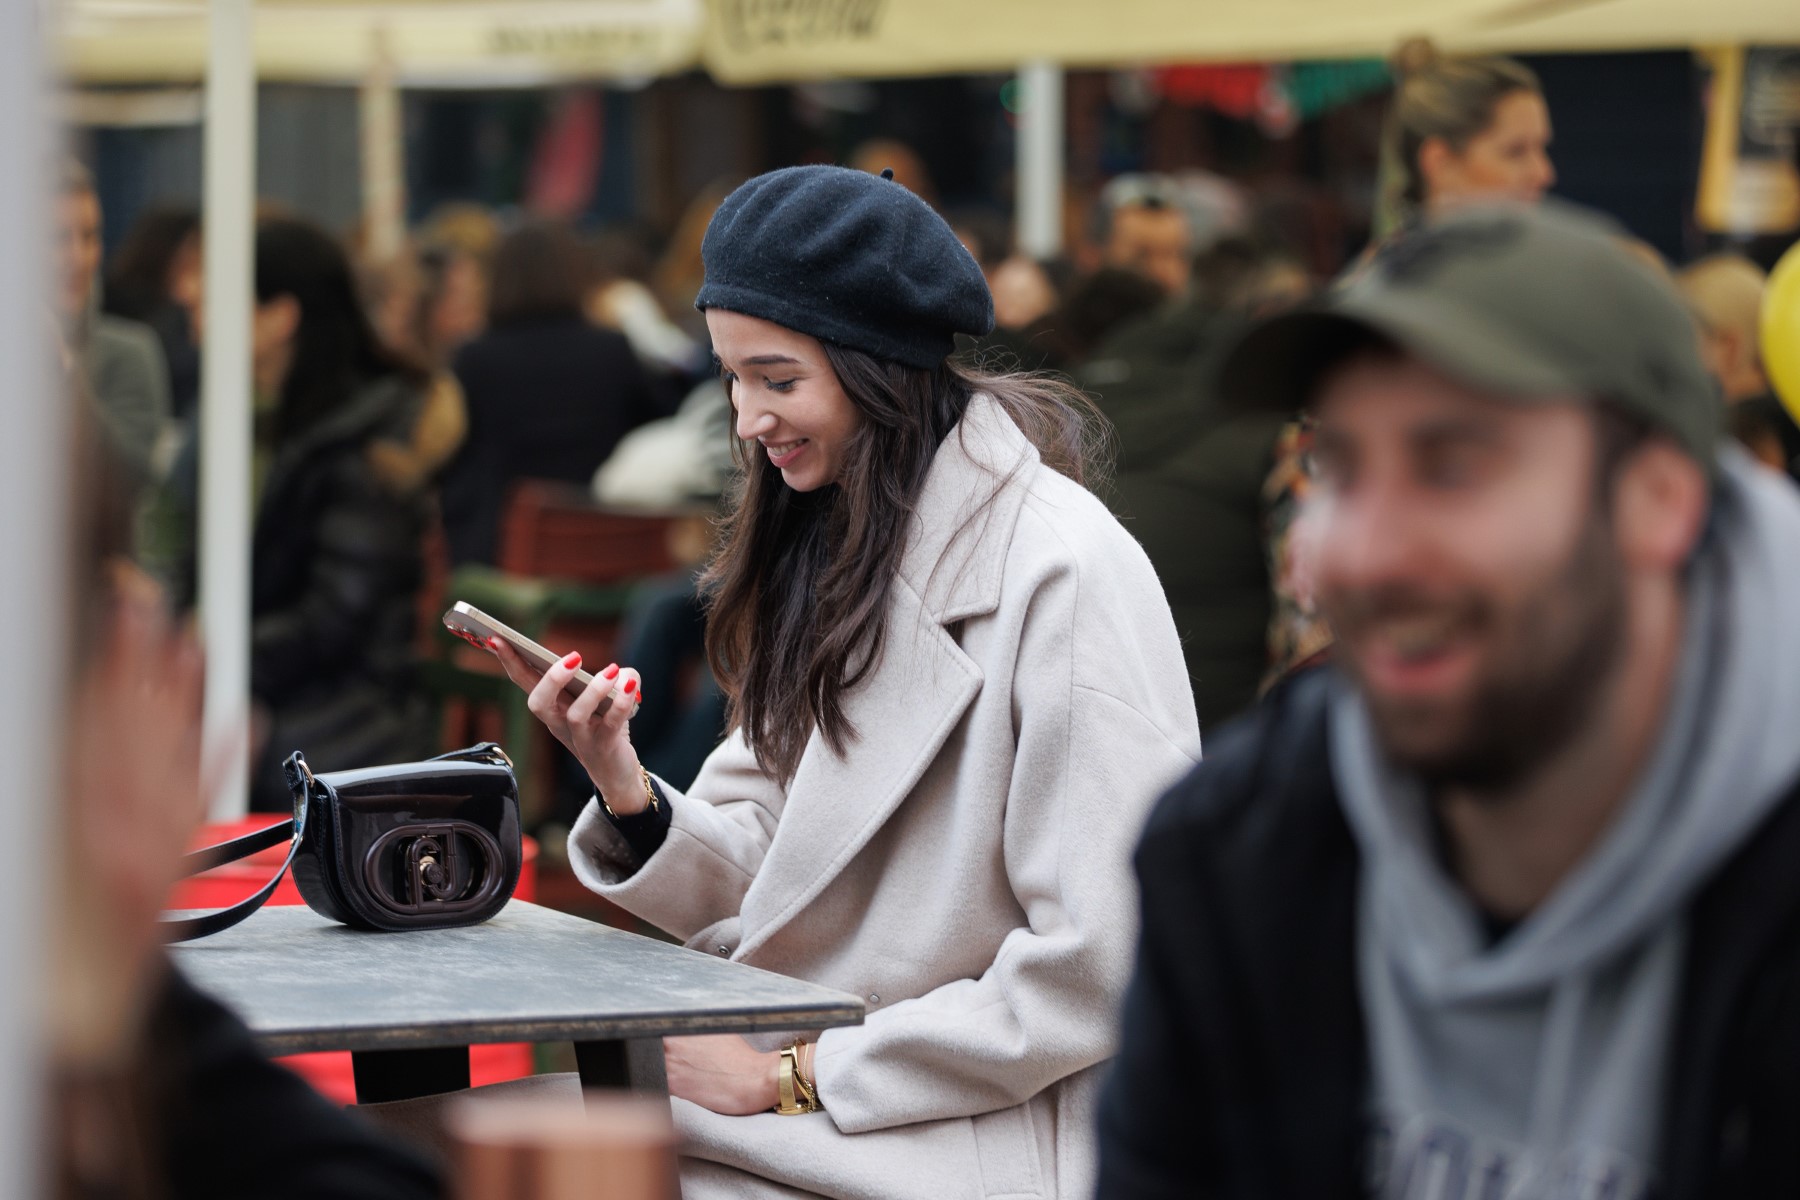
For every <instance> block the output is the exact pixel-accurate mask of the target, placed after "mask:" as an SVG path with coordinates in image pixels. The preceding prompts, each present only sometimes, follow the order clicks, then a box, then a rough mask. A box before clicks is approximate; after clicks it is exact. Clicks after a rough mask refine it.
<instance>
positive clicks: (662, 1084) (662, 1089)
mask: <svg viewBox="0 0 1800 1200" xmlns="http://www.w3.org/2000/svg"><path fill="white" fill-rule="evenodd" d="M575 1065H576V1067H577V1069H578V1070H579V1071H580V1073H581V1086H582V1087H584V1088H629V1089H631V1090H632V1091H634V1092H654V1093H657V1094H660V1095H667V1094H668V1091H669V1077H668V1075H667V1073H666V1072H665V1071H664V1069H663V1045H662V1039H661V1038H632V1039H629V1040H619V1041H610V1042H576V1043H575Z"/></svg>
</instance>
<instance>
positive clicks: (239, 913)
mask: <svg viewBox="0 0 1800 1200" xmlns="http://www.w3.org/2000/svg"><path fill="white" fill-rule="evenodd" d="M284 766H285V767H286V769H287V775H288V782H289V784H290V785H292V786H293V788H294V791H295V797H296V803H295V805H294V815H293V816H292V817H290V818H289V819H288V820H286V821H277V822H276V823H275V824H273V825H271V826H269V827H268V828H267V829H258V830H256V831H255V832H253V833H246V834H244V835H243V836H242V837H235V838H232V839H231V840H230V841H226V842H220V843H218V844H217V845H214V846H207V847H205V848H204V849H200V850H196V851H194V852H193V853H192V854H189V855H187V856H185V857H184V858H183V859H182V860H181V868H182V869H181V877H182V878H183V879H186V878H188V877H190V876H193V875H198V874H200V873H201V872H202V871H210V870H212V869H213V868H214V867H222V866H224V865H225V864H226V863H234V862H237V861H239V860H240V859H245V858H249V857H250V856H251V855H252V854H256V853H258V852H260V851H263V850H267V849H268V848H269V847H271V846H279V845H281V843H282V842H284V841H285V842H287V844H288V852H287V858H285V859H283V860H282V863H281V869H280V870H279V871H276V872H275V874H274V876H273V877H272V878H271V879H270V880H269V882H267V883H265V884H263V886H262V887H261V888H259V889H257V891H256V892H255V893H254V894H253V895H251V896H248V897H246V898H245V899H243V900H240V901H238V902H237V903H236V904H233V905H232V906H231V907H229V908H221V909H219V910H218V911H217V912H209V913H204V914H202V915H200V916H198V917H164V918H163V919H162V928H163V940H164V941H165V942H191V941H193V940H194V939H195V938H202V937H206V936H208V935H209V934H214V933H219V932H221V931H222V930H226V929H230V928H231V927H232V926H233V925H236V924H237V923H238V922H240V921H242V920H243V919H244V918H246V917H248V916H249V915H250V914H251V913H253V912H255V911H256V910H257V909H259V908H261V907H262V906H263V905H264V904H267V903H268V901H269V897H271V896H273V895H274V894H275V889H276V887H277V886H279V885H280V883H281V881H282V879H283V878H284V877H285V876H286V875H287V873H288V868H289V867H292V866H293V865H294V858H295V856H296V855H298V854H299V853H300V843H301V840H302V839H303V838H304V837H305V836H306V817H307V813H308V812H309V811H310V810H311V809H312V790H313V788H315V787H329V786H330V785H329V784H326V783H323V782H321V781H320V780H318V779H317V778H315V777H314V775H313V773H312V771H311V770H310V769H308V767H307V765H306V760H305V759H304V758H302V757H301V756H300V752H299V751H295V752H294V754H293V755H292V756H290V757H289V759H288V761H287V762H286V763H285V764H284Z"/></svg>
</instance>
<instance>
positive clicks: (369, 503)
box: [250, 461, 419, 702]
mask: <svg viewBox="0 0 1800 1200" xmlns="http://www.w3.org/2000/svg"><path fill="white" fill-rule="evenodd" d="M334 474H335V477H334V478H333V479H332V480H331V481H330V483H329V486H328V492H329V497H330V498H329V500H328V501H327V503H326V505H325V507H324V508H323V509H322V510H321V512H320V514H319V517H318V523H317V526H316V528H315V529H314V532H313V537H314V543H313V555H312V561H311V564H310V566H309V569H308V572H307V575H306V580H305V582H304V583H303V584H302V585H301V586H300V587H298V588H297V589H295V591H294V594H293V595H292V596H290V597H287V598H286V601H285V602H284V603H282V604H281V605H279V606H278V607H274V608H271V609H270V610H268V611H266V612H264V613H262V614H260V615H259V616H258V617H257V618H256V621H255V623H254V624H253V625H252V626H251V631H250V645H251V649H250V655H251V657H250V664H251V666H250V674H251V679H252V680H253V681H254V683H255V689H256V694H257V695H258V696H259V697H262V698H263V699H265V700H268V701H270V702H278V701H279V700H280V699H281V697H282V694H283V693H284V692H285V691H287V690H288V689H290V688H294V687H297V686H299V685H301V684H303V683H304V682H306V681H307V680H308V679H312V678H316V677H317V675H318V673H319V671H320V669H321V664H325V663H337V662H340V661H343V660H346V659H349V658H351V657H353V656H355V655H358V654H361V653H364V652H365V649H364V647H365V644H366V642H367V639H368V631H369V622H370V620H371V618H372V617H373V616H374V615H375V614H376V613H377V612H379V611H380V610H381V609H382V608H383V607H384V606H385V605H387V604H388V603H389V602H390V601H391V600H392V598H393V597H394V595H395V594H396V593H402V592H410V591H412V590H413V589H414V588H416V587H417V584H418V579H417V571H418V554H419V543H418V538H419V533H418V522H417V516H416V510H415V508H414V506H413V502H412V501H410V500H408V499H407V498H405V497H402V496H396V495H394V494H393V493H391V492H389V491H387V489H385V488H384V487H382V486H381V485H380V483H378V482H377V481H376V479H375V476H374V472H373V471H372V470H371V469H369V468H368V467H367V465H366V464H365V463H362V462H360V461H359V462H357V463H356V464H355V465H354V466H353V467H349V468H346V469H343V470H340V471H337V472H335V473H334Z"/></svg>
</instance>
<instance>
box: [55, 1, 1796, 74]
mask: <svg viewBox="0 0 1800 1200" xmlns="http://www.w3.org/2000/svg"><path fill="white" fill-rule="evenodd" d="M60 10H61V14H62V17H63V20H62V29H61V31H60V32H61V36H60V44H61V49H62V57H63V61H64V63H65V65H66V68H67V70H68V73H69V74H70V76H71V77H72V78H74V79H75V80H77V81H80V82H175V81H194V80H197V79H199V78H200V76H201V75H202V73H203V64H204V62H205V50H206V0H60ZM377 29H385V30H386V37H387V44H388V46H389V47H390V53H391V57H392V61H393V64H394V70H395V73H396V76H397V78H398V79H399V80H400V81H401V82H402V83H405V84H441V85H464V86H472V85H480V84H533V83H550V82H556V81H562V80H576V79H619V78H640V79H641V78H647V77H650V76H654V75H661V74H667V73H670V72H673V71H680V70H684V69H687V68H689V67H693V66H695V65H700V64H704V65H705V67H706V68H707V69H708V70H709V71H711V72H712V74H713V75H714V76H716V77H717V78H718V79H719V80H720V81H721V82H724V83H772V82H783V81H798V80H810V79H828V78H834V77H881V76H906V75H932V74H954V73H962V72H972V71H1010V70H1013V69H1015V68H1016V67H1017V66H1018V65H1019V64H1021V63H1023V62H1028V61H1033V60H1048V61H1053V62H1057V63H1061V64H1063V65H1065V66H1069V67H1109V66H1126V65H1132V64H1138V63H1173V62H1249V61H1281V60H1290V59H1308V58H1351V57H1362V56H1383V55H1386V54H1388V53H1390V52H1391V51H1392V50H1393V48H1394V47H1395V46H1396V45H1398V44H1399V42H1401V41H1402V40H1403V39H1405V38H1408V37H1413V36H1418V35H1426V36H1430V37H1432V38H1434V39H1435V40H1436V41H1437V42H1438V44H1439V45H1440V46H1442V47H1443V48H1444V49H1446V50H1450V51H1492V52H1515V53H1522V52H1530V51H1562V50H1631V49H1652V48H1682V47H1692V46H1702V45H1719V44H1727V43H1762V44H1784V43H1800V0H372V2H371V0H258V3H257V6H256V47H257V51H256V53H257V64H258V70H259V73H260V75H261V76H262V77H263V78H264V79H273V80H312V81H341V82H350V81H355V80H359V79H361V78H363V77H364V76H365V75H366V73H367V71H368V69H369V67H370V66H371V64H372V61H373V56H374V50H373V49H372V46H373V45H374V44H375V42H376V37H377V35H376V32H375V31H376V30H377Z"/></svg>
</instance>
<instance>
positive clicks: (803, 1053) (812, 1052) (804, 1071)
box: [794, 1042, 825, 1108]
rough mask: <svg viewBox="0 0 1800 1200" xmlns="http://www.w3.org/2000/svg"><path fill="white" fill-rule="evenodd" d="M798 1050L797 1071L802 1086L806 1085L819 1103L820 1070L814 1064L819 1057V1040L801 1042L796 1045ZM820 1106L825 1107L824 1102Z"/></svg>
mask: <svg viewBox="0 0 1800 1200" xmlns="http://www.w3.org/2000/svg"><path fill="white" fill-rule="evenodd" d="M796 1050H797V1053H796V1054H795V1055H794V1070H795V1073H796V1075H797V1077H798V1078H799V1080H800V1084H801V1086H802V1087H804V1088H805V1089H806V1090H807V1092H808V1093H810V1094H811V1096H812V1098H813V1103H815V1104H818V1102H819V1072H818V1069H817V1068H816V1067H815V1066H814V1063H815V1060H816V1059H817V1058H818V1053H819V1043H817V1042H801V1043H800V1044H799V1046H798V1047H796ZM819 1107H820V1108H824V1107H825V1106H824V1105H823V1104H819Z"/></svg>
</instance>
